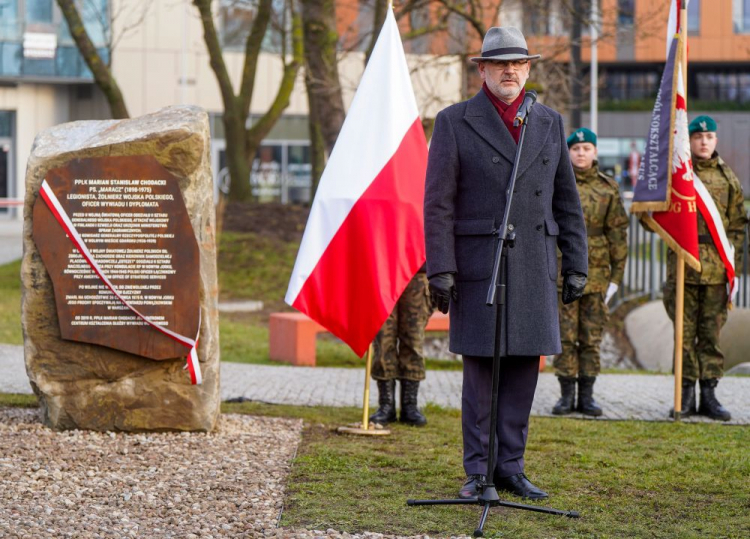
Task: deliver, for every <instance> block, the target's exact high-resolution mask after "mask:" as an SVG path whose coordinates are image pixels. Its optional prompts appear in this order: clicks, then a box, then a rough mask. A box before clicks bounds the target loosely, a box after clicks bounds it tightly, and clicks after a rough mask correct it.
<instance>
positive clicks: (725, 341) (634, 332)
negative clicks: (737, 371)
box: [625, 300, 750, 372]
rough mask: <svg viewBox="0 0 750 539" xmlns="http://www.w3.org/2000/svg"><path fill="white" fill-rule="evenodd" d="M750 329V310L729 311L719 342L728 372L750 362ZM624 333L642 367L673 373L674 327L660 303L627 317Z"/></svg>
mask: <svg viewBox="0 0 750 539" xmlns="http://www.w3.org/2000/svg"><path fill="white" fill-rule="evenodd" d="M748 327H750V309H738V308H734V309H732V310H731V311H729V317H728V319H727V323H726V324H725V325H724V327H723V328H722V330H721V338H720V346H721V349H722V351H723V352H724V370H725V371H728V370H729V369H731V368H732V367H734V366H735V365H738V364H740V363H742V362H743V361H747V351H748V350H750V332H749V331H748V330H747V328H748ZM625 331H626V332H627V336H628V339H629V340H630V342H631V343H632V345H633V348H634V349H635V354H636V357H635V359H636V360H637V362H638V363H639V364H640V365H643V367H644V368H645V369H648V370H653V371H662V372H671V370H672V357H673V356H674V327H673V325H672V321H671V320H670V319H669V317H668V316H667V311H666V310H665V309H664V304H663V303H662V302H661V300H659V301H652V302H649V303H646V304H645V305H643V306H641V307H638V308H637V309H634V310H633V311H632V312H631V313H630V314H628V316H627V317H626V318H625Z"/></svg>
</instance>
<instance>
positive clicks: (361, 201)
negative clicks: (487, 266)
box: [286, 9, 427, 356]
mask: <svg viewBox="0 0 750 539" xmlns="http://www.w3.org/2000/svg"><path fill="white" fill-rule="evenodd" d="M426 170H427V142H426V140H425V136H424V130H423V129H422V123H421V121H420V118H419V111H418V109H417V102H416V99H415V97H414V91H413V89H412V85H411V78H410V76H409V69H408V66H407V64H406V57H405V56H404V48H403V45H402V43H401V37H400V35H399V32H398V26H397V24H396V19H395V17H394V15H393V12H392V10H390V9H389V10H388V14H387V16H386V20H385V23H384V24H383V29H382V30H381V32H380V36H379V37H378V41H377V44H376V45H375V49H374V50H373V53H372V56H371V57H370V61H369V62H368V64H367V68H366V69H365V72H364V74H363V76H362V80H361V82H360V84H359V88H358V89H357V93H356V94H355V96H354V100H353V102H352V105H351V107H350V109H349V112H348V114H347V117H346V121H345V122H344V125H343V127H342V129H341V133H340V134H339V137H338V140H337V142H336V146H335V147H334V148H333V151H332V152H331V157H330V159H329V161H328V164H327V166H326V168H325V171H324V172H323V176H322V177H321V179H320V184H319V186H318V190H317V193H316V194H315V200H314V201H313V205H312V209H311V211H310V217H309V219H308V221H307V227H306V228H305V234H304V236H303V238H302V244H301V245H300V250H299V253H298V255H297V261H296V263H295V265H294V270H293V272H292V278H291V280H290V282H289V289H288V291H287V294H286V302H287V303H288V304H289V305H291V306H292V307H294V308H295V309H297V310H299V311H301V312H303V313H305V314H307V315H308V316H309V317H310V318H312V319H313V320H315V321H317V322H318V323H319V324H321V325H322V326H324V327H325V328H326V329H328V330H329V331H330V332H331V333H333V334H334V335H336V336H337V337H339V338H340V339H341V340H343V341H344V342H345V343H347V344H348V345H349V346H350V347H351V348H352V350H354V352H355V353H356V354H357V355H359V356H362V355H363V354H364V353H365V351H366V350H367V348H368V347H369V345H370V343H371V342H372V341H373V339H374V338H375V335H376V334H377V332H378V330H379V329H380V328H381V326H382V325H383V323H384V322H385V320H386V318H388V315H389V314H390V313H391V311H392V310H393V307H394V306H395V304H396V302H397V301H398V298H399V297H400V296H401V294H402V292H403V291H404V289H405V288H406V285H407V284H408V283H409V281H410V280H411V278H412V277H413V276H414V274H415V273H416V272H417V271H418V270H419V268H420V267H421V266H422V264H423V263H424V261H425V245H424V215H423V204H424V183H425V173H426Z"/></svg>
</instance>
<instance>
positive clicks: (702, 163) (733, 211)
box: [667, 153, 747, 284]
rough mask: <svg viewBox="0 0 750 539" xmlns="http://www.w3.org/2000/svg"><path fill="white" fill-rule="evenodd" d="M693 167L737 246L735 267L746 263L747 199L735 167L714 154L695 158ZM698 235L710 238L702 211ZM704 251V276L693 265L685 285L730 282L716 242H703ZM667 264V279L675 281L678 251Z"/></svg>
mask: <svg viewBox="0 0 750 539" xmlns="http://www.w3.org/2000/svg"><path fill="white" fill-rule="evenodd" d="M693 167H694V169H695V172H696V173H697V174H698V177H699V178H700V179H701V181H702V182H703V185H705V186H706V189H708V192H709V193H711V198H713V199H714V203H715V204H716V208H717V209H718V210H719V214H720V215H721V220H722V222H723V223H724V230H726V232H727V238H728V239H729V241H730V242H731V243H732V244H733V245H734V249H735V254H734V261H735V268H739V267H740V264H741V263H742V243H743V241H744V239H745V224H746V223H747V214H746V212H745V204H744V203H745V197H744V195H743V194H742V186H741V185H740V181H739V180H738V179H737V176H735V174H734V172H733V171H732V169H731V168H729V166H728V165H727V164H726V163H725V162H724V160H723V159H722V158H721V157H719V155H718V154H717V153H714V155H713V157H711V158H710V159H698V158H696V157H695V156H693ZM698 234H699V236H704V237H707V236H709V235H710V232H709V230H708V226H707V225H706V222H705V221H704V220H703V216H702V215H701V214H700V212H698ZM699 248H700V262H701V271H700V273H699V272H697V271H695V270H694V269H692V268H691V267H689V266H687V265H686V266H685V282H686V283H688V284H724V283H726V282H727V274H726V269H725V268H724V264H723V263H722V261H721V258H720V257H719V252H718V251H717V250H716V246H715V245H714V243H713V240H711V241H708V242H703V241H702V242H701V243H700V245H699ZM667 260H668V265H667V279H668V280H669V281H674V279H675V264H676V261H677V257H676V255H675V254H674V251H672V250H671V249H670V250H669V255H668V259H667Z"/></svg>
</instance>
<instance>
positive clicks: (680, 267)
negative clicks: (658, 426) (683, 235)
mask: <svg viewBox="0 0 750 539" xmlns="http://www.w3.org/2000/svg"><path fill="white" fill-rule="evenodd" d="M684 316H685V255H684V254H683V253H681V252H680V253H677V282H676V297H675V308H674V419H675V421H679V420H680V414H681V413H682V335H683V324H684Z"/></svg>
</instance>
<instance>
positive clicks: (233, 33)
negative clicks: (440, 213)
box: [219, 0, 255, 50]
mask: <svg viewBox="0 0 750 539" xmlns="http://www.w3.org/2000/svg"><path fill="white" fill-rule="evenodd" d="M219 16H220V17H221V41H222V45H223V46H224V47H225V48H227V49H236V50H244V49H245V41H246V40H247V36H248V35H250V29H251V28H252V26H253V17H254V16H255V5H254V3H253V2H251V1H249V0H221V1H220V2H219Z"/></svg>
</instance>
